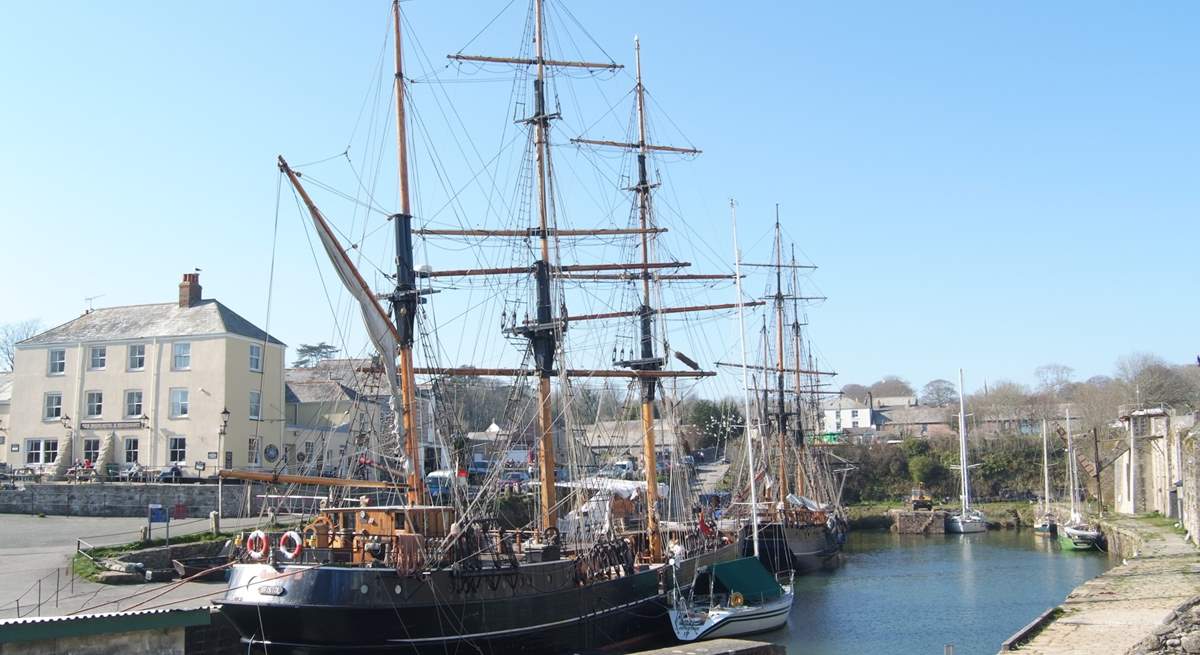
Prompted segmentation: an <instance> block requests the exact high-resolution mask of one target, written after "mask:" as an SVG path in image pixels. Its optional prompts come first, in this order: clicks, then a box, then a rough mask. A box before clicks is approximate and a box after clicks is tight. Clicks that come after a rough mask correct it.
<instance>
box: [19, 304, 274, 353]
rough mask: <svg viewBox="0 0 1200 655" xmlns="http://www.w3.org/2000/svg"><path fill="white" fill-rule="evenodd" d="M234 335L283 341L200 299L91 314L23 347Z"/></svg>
mask: <svg viewBox="0 0 1200 655" xmlns="http://www.w3.org/2000/svg"><path fill="white" fill-rule="evenodd" d="M225 333H229V334H236V335H239V336H243V337H248V338H250V339H256V340H261V339H267V340H269V341H270V343H274V344H279V345H283V342H282V341H280V340H278V339H276V338H275V337H272V336H270V335H268V334H267V333H266V332H265V331H263V330H262V329H260V328H259V327H258V326H256V325H254V324H253V323H251V322H250V321H248V320H246V319H245V318H242V317H241V316H240V315H238V314H237V312H235V311H233V310H232V309H229V308H228V307H226V306H225V305H222V304H221V303H219V302H217V301H216V300H211V299H209V300H201V301H200V302H199V303H197V304H195V305H193V306H191V307H180V306H179V304H178V303H158V304H153V305H126V306H124V307H105V308H102V309H96V310H93V311H90V312H88V313H86V314H84V315H83V316H80V317H79V318H76V319H74V320H72V321H68V322H66V323H63V324H62V325H59V326H58V327H54V328H51V329H49V330H46V331H45V332H42V333H41V334H38V335H36V336H33V337H31V338H29V339H26V340H24V341H22V342H21V343H20V344H19V345H22V346H41V345H49V344H57V343H75V342H100V341H117V340H122V339H145V338H151V337H187V336H204V335H214V334H225Z"/></svg>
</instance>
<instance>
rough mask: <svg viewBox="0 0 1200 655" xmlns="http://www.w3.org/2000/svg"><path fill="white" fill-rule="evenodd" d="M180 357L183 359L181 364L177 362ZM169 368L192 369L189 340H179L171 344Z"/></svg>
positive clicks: (177, 369) (178, 369) (174, 369)
mask: <svg viewBox="0 0 1200 655" xmlns="http://www.w3.org/2000/svg"><path fill="white" fill-rule="evenodd" d="M180 358H183V360H184V361H183V364H182V365H180V363H179V360H180ZM171 370H172V371H190V370H192V344H191V343H190V342H187V341H180V342H177V343H173V344H171Z"/></svg>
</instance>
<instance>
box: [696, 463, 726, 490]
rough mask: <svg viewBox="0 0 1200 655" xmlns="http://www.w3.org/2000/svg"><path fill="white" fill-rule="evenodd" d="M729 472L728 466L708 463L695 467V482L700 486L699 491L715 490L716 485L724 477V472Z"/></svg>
mask: <svg viewBox="0 0 1200 655" xmlns="http://www.w3.org/2000/svg"><path fill="white" fill-rule="evenodd" d="M728 470H729V465H728V464H721V463H717V462H710V463H707V464H700V465H699V466H697V467H696V482H697V484H698V485H699V486H700V490H701V491H713V490H715V489H716V488H717V483H719V482H720V481H721V479H722V478H724V477H725V471H728Z"/></svg>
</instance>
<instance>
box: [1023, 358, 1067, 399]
mask: <svg viewBox="0 0 1200 655" xmlns="http://www.w3.org/2000/svg"><path fill="white" fill-rule="evenodd" d="M1033 374H1034V375H1035V376H1037V379H1038V390H1039V391H1042V392H1043V393H1050V394H1053V395H1054V396H1056V397H1058V398H1063V397H1064V396H1065V395H1066V393H1067V392H1068V391H1069V390H1070V387H1071V378H1072V377H1073V376H1074V375H1075V369H1073V368H1071V367H1070V366H1065V365H1063V364H1043V365H1041V366H1039V367H1037V368H1036V369H1034V370H1033Z"/></svg>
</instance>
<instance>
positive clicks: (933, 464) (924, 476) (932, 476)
mask: <svg viewBox="0 0 1200 655" xmlns="http://www.w3.org/2000/svg"><path fill="white" fill-rule="evenodd" d="M908 473H909V475H910V476H912V481H913V482H923V483H925V484H926V485H927V486H930V487H932V486H934V485H936V484H938V483H940V482H941V481H942V478H944V477H945V475H946V469H945V468H944V467H943V466H942V463H941V462H939V461H938V460H936V459H934V458H933V457H930V456H929V455H917V456H915V457H910V458H909V459H908Z"/></svg>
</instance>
